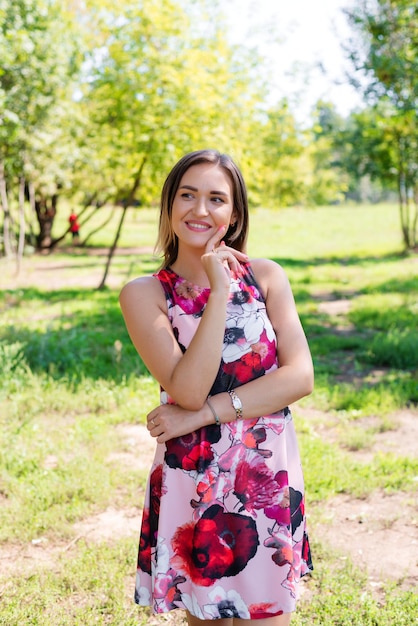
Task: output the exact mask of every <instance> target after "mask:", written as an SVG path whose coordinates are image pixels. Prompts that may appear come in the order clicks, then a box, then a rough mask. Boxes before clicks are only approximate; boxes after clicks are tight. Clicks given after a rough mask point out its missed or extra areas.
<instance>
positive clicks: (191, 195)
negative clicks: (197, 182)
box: [181, 193, 193, 198]
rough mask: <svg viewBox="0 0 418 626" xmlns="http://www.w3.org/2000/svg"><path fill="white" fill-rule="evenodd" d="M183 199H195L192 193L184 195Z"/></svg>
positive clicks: (182, 195)
mask: <svg viewBox="0 0 418 626" xmlns="http://www.w3.org/2000/svg"><path fill="white" fill-rule="evenodd" d="M181 197H182V198H193V194H192V193H182V194H181Z"/></svg>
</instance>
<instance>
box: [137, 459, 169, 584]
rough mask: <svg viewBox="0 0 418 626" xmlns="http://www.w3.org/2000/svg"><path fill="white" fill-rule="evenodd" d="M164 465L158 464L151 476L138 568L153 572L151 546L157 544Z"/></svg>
mask: <svg viewBox="0 0 418 626" xmlns="http://www.w3.org/2000/svg"><path fill="white" fill-rule="evenodd" d="M162 475H163V466H162V464H160V465H157V466H156V467H155V468H154V469H153V471H152V472H151V476H150V506H149V507H145V508H144V512H143V514H142V526H141V536H140V541H139V551H138V569H141V570H143V571H144V572H147V573H148V574H151V548H155V546H156V545H157V534H158V518H159V515H160V501H161V486H162Z"/></svg>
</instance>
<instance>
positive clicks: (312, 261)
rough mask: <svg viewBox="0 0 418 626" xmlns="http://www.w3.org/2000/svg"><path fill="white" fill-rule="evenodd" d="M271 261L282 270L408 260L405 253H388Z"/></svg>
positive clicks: (281, 258) (280, 258)
mask: <svg viewBox="0 0 418 626" xmlns="http://www.w3.org/2000/svg"><path fill="white" fill-rule="evenodd" d="M271 258H272V260H273V261H275V262H276V263H279V264H280V265H282V266H283V267H284V268H286V267H294V268H302V269H303V268H308V267H319V266H321V265H341V266H343V267H350V266H356V265H364V264H366V263H375V264H377V263H388V262H389V261H393V262H395V261H401V260H402V259H406V258H408V253H406V252H389V253H387V254H382V255H365V256H361V255H355V256H354V255H353V256H346V255H342V256H338V255H335V254H334V255H331V256H325V257H310V258H308V259H295V258H292V257H271Z"/></svg>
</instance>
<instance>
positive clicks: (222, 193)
mask: <svg viewBox="0 0 418 626" xmlns="http://www.w3.org/2000/svg"><path fill="white" fill-rule="evenodd" d="M179 189H190V191H199V190H198V188H197V187H192V185H182V186H181V187H179ZM210 193H211V194H213V195H215V194H216V195H217V196H227V195H228V194H227V193H226V191H211V192H210Z"/></svg>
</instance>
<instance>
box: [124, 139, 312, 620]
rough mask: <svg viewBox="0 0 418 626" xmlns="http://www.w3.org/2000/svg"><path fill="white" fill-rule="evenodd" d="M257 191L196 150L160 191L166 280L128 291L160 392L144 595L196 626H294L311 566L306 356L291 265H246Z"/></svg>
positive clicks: (145, 525)
mask: <svg viewBox="0 0 418 626" xmlns="http://www.w3.org/2000/svg"><path fill="white" fill-rule="evenodd" d="M247 233H248V203H247V193H246V188H245V184H244V181H243V178H242V175H241V173H240V171H239V169H238V168H237V166H236V165H235V164H234V162H233V161H232V160H231V158H230V157H228V156H227V155H223V154H219V153H218V152H216V151H214V150H202V151H198V152H192V153H190V154H187V155H186V156H184V157H183V158H182V159H181V160H180V161H179V162H178V163H177V164H176V165H175V166H174V168H173V169H172V171H171V172H170V174H169V175H168V178H167V180H166V182H165V184H164V187H163V191H162V198H161V213H160V224H159V239H158V244H159V248H160V249H161V251H162V252H163V253H164V262H163V266H162V269H161V270H160V271H159V272H158V273H157V274H155V275H153V276H146V277H141V278H138V279H136V280H133V281H132V282H130V283H128V284H127V285H126V286H125V287H124V288H123V290H122V292H121V295H120V302H121V307H122V311H123V315H124V318H125V321H126V325H127V328H128V331H129V334H130V337H131V339H132V341H133V343H134V345H135V347H136V349H137V350H138V353H139V354H140V356H141V358H142V359H143V361H144V363H145V364H146V366H147V367H148V369H149V371H150V372H151V374H152V375H153V376H154V377H155V378H156V380H157V381H158V382H159V384H160V386H161V405H159V406H157V407H156V408H155V409H154V410H152V411H151V412H150V413H149V415H148V416H147V427H148V430H149V432H150V434H151V435H152V436H153V437H155V438H156V440H157V450H156V454H155V459H154V463H153V465H152V468H151V473H150V477H149V481H148V487H147V493H146V497H145V503H144V513H143V521H142V528H141V537H140V546H139V554H138V574H137V584H136V594H135V600H136V602H137V603H138V604H141V605H151V606H152V607H153V611H154V612H155V613H164V612H167V611H170V610H172V609H176V608H181V609H185V610H186V612H187V613H186V614H187V619H188V623H189V625H190V626H202V624H203V625H204V624H211V623H213V620H217V621H216V624H217V625H218V626H245V625H246V624H253V623H256V624H257V625H258V626H286V625H288V624H289V623H290V614H291V612H292V611H294V610H295V604H296V598H297V587H298V581H299V579H300V577H301V576H303V575H304V574H306V573H307V572H308V571H309V570H310V569H312V565H311V560H310V551H309V543H308V537H307V533H306V527H305V512H304V487H303V476H302V471H301V467H300V458H299V452H298V448H297V442H296V437H295V430H294V426H293V422H292V416H291V413H290V410H289V408H288V405H289V404H291V403H292V402H295V401H296V400H298V399H300V398H302V397H303V396H306V395H307V394H309V393H311V391H312V387H313V368H312V360H311V356H310V352H309V348H308V345H307V341H306V338H305V335H304V332H303V329H302V326H301V324H300V321H299V317H298V314H297V312H296V308H295V303H294V299H293V296H292V292H291V289H290V286H289V282H288V280H287V278H286V275H285V273H284V271H283V269H282V268H281V267H280V266H279V265H277V263H274V262H273V261H270V260H267V259H254V260H251V261H250V260H249V259H248V257H247V255H246V253H245V247H246V240H247Z"/></svg>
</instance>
